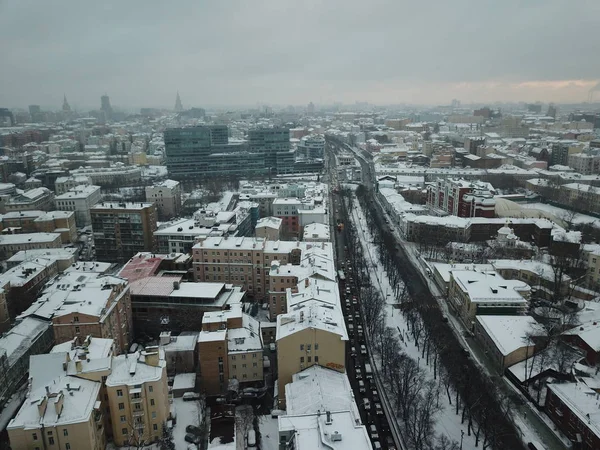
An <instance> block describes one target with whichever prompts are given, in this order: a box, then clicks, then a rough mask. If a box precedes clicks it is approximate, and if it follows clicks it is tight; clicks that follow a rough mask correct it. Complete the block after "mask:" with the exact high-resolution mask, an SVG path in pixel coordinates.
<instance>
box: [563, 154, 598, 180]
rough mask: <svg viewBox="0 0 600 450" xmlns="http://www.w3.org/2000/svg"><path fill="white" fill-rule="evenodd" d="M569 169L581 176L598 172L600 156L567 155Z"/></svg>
mask: <svg viewBox="0 0 600 450" xmlns="http://www.w3.org/2000/svg"><path fill="white" fill-rule="evenodd" d="M568 163H569V167H570V168H571V169H573V170H575V171H576V172H578V173H581V174H583V175H591V174H593V173H599V172H600V155H590V154H588V153H573V154H570V155H569V162H568Z"/></svg>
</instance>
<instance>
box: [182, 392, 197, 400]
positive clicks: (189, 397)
mask: <svg viewBox="0 0 600 450" xmlns="http://www.w3.org/2000/svg"><path fill="white" fill-rule="evenodd" d="M193 400H200V394H198V393H197V392H186V393H185V394H183V401H184V402H191V401H193Z"/></svg>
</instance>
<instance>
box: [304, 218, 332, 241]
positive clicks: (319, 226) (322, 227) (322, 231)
mask: <svg viewBox="0 0 600 450" xmlns="http://www.w3.org/2000/svg"><path fill="white" fill-rule="evenodd" d="M303 238H304V240H307V239H327V240H329V239H330V238H331V233H330V231H329V225H326V224H324V223H317V222H315V223H309V224H308V225H306V226H305V227H304V236H303Z"/></svg>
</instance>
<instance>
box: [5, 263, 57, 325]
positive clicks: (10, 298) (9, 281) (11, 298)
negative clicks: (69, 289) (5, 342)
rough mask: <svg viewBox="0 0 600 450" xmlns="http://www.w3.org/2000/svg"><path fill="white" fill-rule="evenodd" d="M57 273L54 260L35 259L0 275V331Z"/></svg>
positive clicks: (27, 306) (25, 307)
mask: <svg viewBox="0 0 600 450" xmlns="http://www.w3.org/2000/svg"><path fill="white" fill-rule="evenodd" d="M57 273H58V262H57V261H56V259H50V258H42V257H39V258H35V259H33V260H29V261H24V262H22V263H21V264H19V265H18V266H16V267H13V268H11V269H8V270H7V271H6V272H4V273H2V274H0V287H1V292H0V331H2V332H3V331H7V330H8V329H9V328H10V322H11V320H14V318H15V317H16V316H18V315H19V314H20V313H21V312H23V311H24V310H25V309H27V308H29V306H31V304H32V303H33V302H34V300H35V299H36V297H37V295H38V293H39V292H40V290H41V289H42V288H43V287H44V285H45V284H46V282H47V281H48V280H49V279H50V278H51V277H53V276H54V275H56V274H57Z"/></svg>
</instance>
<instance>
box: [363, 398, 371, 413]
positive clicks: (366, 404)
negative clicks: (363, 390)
mask: <svg viewBox="0 0 600 450" xmlns="http://www.w3.org/2000/svg"><path fill="white" fill-rule="evenodd" d="M363 406H364V407H365V411H371V401H370V400H369V399H368V398H363Z"/></svg>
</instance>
